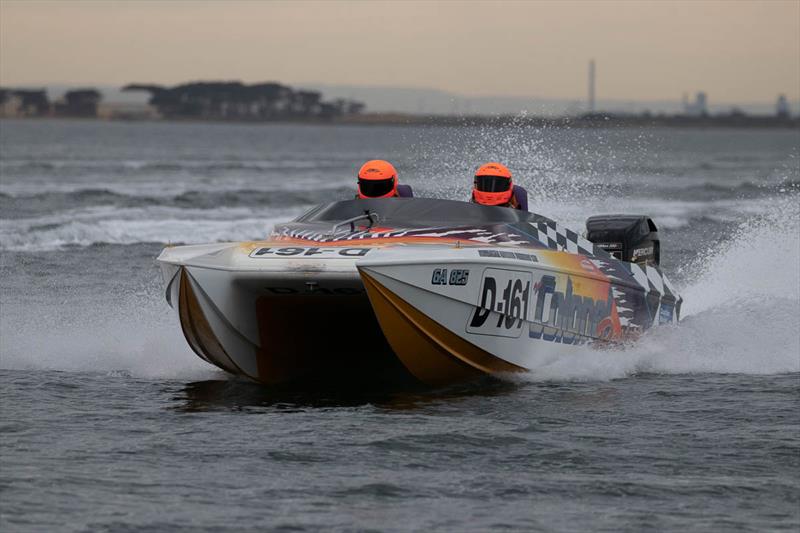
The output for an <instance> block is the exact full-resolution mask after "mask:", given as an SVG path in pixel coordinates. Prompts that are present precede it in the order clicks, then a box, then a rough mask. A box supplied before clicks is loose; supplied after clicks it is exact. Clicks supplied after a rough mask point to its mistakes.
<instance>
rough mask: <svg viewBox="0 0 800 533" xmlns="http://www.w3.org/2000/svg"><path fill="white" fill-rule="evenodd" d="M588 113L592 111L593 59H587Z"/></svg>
mask: <svg viewBox="0 0 800 533" xmlns="http://www.w3.org/2000/svg"><path fill="white" fill-rule="evenodd" d="M589 113H594V59H592V60H590V61H589Z"/></svg>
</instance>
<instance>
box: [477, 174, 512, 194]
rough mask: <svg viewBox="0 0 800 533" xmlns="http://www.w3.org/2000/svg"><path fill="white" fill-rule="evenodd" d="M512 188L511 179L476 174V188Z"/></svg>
mask: <svg viewBox="0 0 800 533" xmlns="http://www.w3.org/2000/svg"><path fill="white" fill-rule="evenodd" d="M510 188H511V180H510V179H508V178H503V177H500V176H475V189H477V190H479V191H481V192H505V191H507V190H509V189H510Z"/></svg>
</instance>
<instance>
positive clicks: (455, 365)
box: [360, 270, 525, 385]
mask: <svg viewBox="0 0 800 533" xmlns="http://www.w3.org/2000/svg"><path fill="white" fill-rule="evenodd" d="M360 272H361V279H362V280H363V282H364V287H365V288H366V289H367V294H368V295H369V298H370V302H371V303H372V309H373V310H374V311H375V315H376V316H377V317H378V322H379V323H380V326H381V329H382V330H383V334H384V335H385V336H386V339H387V340H388V341H389V344H390V345H391V347H392V349H393V350H394V353H395V354H396V355H397V357H398V358H399V359H400V361H402V362H403V364H404V365H405V366H406V368H408V370H409V371H410V372H411V373H412V374H413V375H414V376H415V377H416V378H417V379H419V380H420V381H422V382H424V383H427V384H430V385H445V384H450V383H457V382H462V381H466V380H471V379H475V378H478V377H480V376H481V375H484V374H499V373H508V372H523V371H525V369H524V368H522V367H520V366H517V365H514V364H512V363H509V362H507V361H504V360H503V359H500V358H498V357H496V356H494V355H492V354H490V353H489V352H487V351H486V350H483V349H482V348H479V347H478V346H475V345H474V344H472V343H470V342H468V341H466V340H464V339H462V338H461V337H459V336H458V335H456V334H455V333H453V332H451V331H449V330H448V329H447V328H445V327H444V326H442V325H440V324H438V323H437V322H435V321H434V320H432V319H431V318H429V317H428V316H426V315H425V314H424V313H422V312H420V311H419V310H418V309H416V308H415V307H413V306H412V305H411V304H409V303H408V302H407V301H405V300H404V299H403V298H401V297H400V296H398V295H397V294H395V293H394V292H392V291H391V290H389V289H387V288H386V287H385V286H383V285H382V284H381V283H380V282H378V281H377V280H376V279H375V278H373V277H372V276H370V275H369V274H367V273H366V272H365V271H364V270H360Z"/></svg>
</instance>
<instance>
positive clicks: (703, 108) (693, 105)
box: [683, 91, 708, 117]
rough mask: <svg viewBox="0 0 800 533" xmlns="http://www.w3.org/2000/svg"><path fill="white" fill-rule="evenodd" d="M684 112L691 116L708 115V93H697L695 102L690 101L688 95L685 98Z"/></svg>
mask: <svg viewBox="0 0 800 533" xmlns="http://www.w3.org/2000/svg"><path fill="white" fill-rule="evenodd" d="M683 113H684V115H687V116H690V117H706V116H708V98H707V97H706V93H704V92H702V91H700V92H698V93H697V95H695V99H694V102H688V101H687V99H686V97H685V96H684V99H683Z"/></svg>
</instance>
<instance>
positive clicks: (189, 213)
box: [0, 120, 800, 532]
mask: <svg viewBox="0 0 800 533" xmlns="http://www.w3.org/2000/svg"><path fill="white" fill-rule="evenodd" d="M372 158H386V159H390V160H391V161H392V162H394V163H395V165H396V167H397V168H398V170H399V172H400V176H401V180H402V181H403V182H405V183H409V184H411V185H412V186H413V187H414V189H415V192H416V194H417V195H418V196H435V197H443V198H453V199H458V198H461V199H467V198H468V195H469V190H470V187H471V173H472V172H473V171H474V169H475V168H476V167H477V166H478V165H479V164H480V163H482V162H485V161H486V160H499V161H502V162H505V163H507V164H508V165H509V166H510V167H511V169H512V171H513V172H514V176H515V180H516V181H517V183H521V184H522V185H524V186H525V187H527V188H528V191H529V195H530V202H531V208H532V209H533V210H535V211H537V212H539V213H541V214H544V215H547V216H549V217H551V218H554V219H556V220H559V221H561V222H563V223H564V224H566V225H567V226H569V227H572V228H573V229H576V230H579V231H580V230H582V228H583V223H584V220H585V218H586V217H587V216H589V215H592V214H600V213H620V212H622V213H643V214H649V215H651V216H652V217H653V218H654V219H655V221H656V223H657V224H658V225H659V229H660V234H661V238H662V262H663V266H664V270H665V272H666V274H667V275H668V276H669V277H670V278H671V279H672V280H673V282H674V283H675V284H676V285H677V286H678V287H679V289H680V291H681V293H682V295H683V297H684V299H685V304H684V308H683V311H684V317H685V318H684V321H683V323H682V324H681V325H680V326H678V327H674V328H662V329H658V330H654V331H652V332H649V333H648V334H647V335H645V336H644V337H643V338H642V339H641V341H640V342H639V343H638V344H637V345H635V346H633V347H629V348H627V349H625V350H620V351H602V352H598V351H594V350H591V349H586V350H585V351H582V352H578V353H576V354H575V355H574V356H573V357H571V358H569V359H562V360H558V361H553V362H550V363H548V364H547V365H544V366H542V367H541V368H537V369H534V370H533V371H532V372H530V373H529V374H527V375H524V376H517V377H515V378H513V379H508V380H497V381H496V380H486V381H484V382H479V383H474V384H469V385H464V386H460V387H454V388H448V389H424V388H413V389H407V390H404V389H400V390H361V389H359V390H352V389H344V390H341V389H336V388H331V389H325V390H308V389H306V390H302V389H301V390H298V389H289V390H285V389H270V388H266V387H261V386H256V385H253V384H250V383H246V382H243V381H240V380H237V379H232V378H229V377H227V376H226V375H225V374H223V373H222V372H220V371H217V370H215V369H214V368H213V367H210V366H209V365H207V364H206V363H204V362H203V361H202V360H200V359H199V358H197V357H196V356H195V355H194V354H193V353H192V352H191V351H190V349H189V348H188V346H187V345H186V343H185V341H184V339H183V336H182V334H181V332H180V328H179V324H178V320H177V317H176V316H175V315H174V313H173V312H172V311H171V310H170V309H169V307H168V306H167V304H166V302H165V301H164V298H163V293H162V289H161V285H160V279H159V275H158V270H157V268H156V267H155V264H154V258H155V256H156V255H157V254H158V253H159V251H160V250H161V248H162V247H163V246H164V245H165V244H166V243H173V244H175V243H202V242H213V241H226V240H244V239H257V238H260V237H263V236H265V235H267V233H268V231H269V229H270V227H271V226H272V225H273V224H274V223H275V222H276V221H283V220H287V219H289V218H290V217H294V216H296V215H298V214H300V213H302V212H303V211H304V210H306V209H308V208H309V207H311V206H313V205H314V204H316V203H319V202H324V201H329V200H333V199H337V198H342V199H345V198H350V197H352V195H353V188H354V184H355V179H354V175H355V172H356V170H357V168H358V166H359V165H360V164H361V163H362V162H364V161H365V160H367V159H372ZM331 356H332V357H335V356H336V354H335V353H332V354H331ZM0 415H1V416H0V530H2V531H4V532H5V531H124V532H133V531H180V532H184V531H250V530H259V531H263V530H277V531H315V530H343V531H360V530H377V531H409V530H418V531H426V530H432V529H438V530H443V531H459V532H460V531H497V530H508V529H522V530H541V531H587V530H592V531H643V530H654V531H655V530H658V531H678V530H680V531H686V530H689V531H700V530H707V531H794V532H796V531H798V530H800V132H798V131H797V130H725V129H707V130H705V129H687V130H679V129H621V128H613V129H576V130H567V129H557V128H552V129H547V128H546V129H535V128H529V127H522V126H521V127H513V126H509V127H504V128H436V127H430V128H423V127H419V128H417V127H378V126H374V127H358V126H350V127H340V126H312V125H235V124H201V123H122V122H113V123H112V122H82V121H53V120H49V121H34V120H29V121H11V120H7V121H2V122H0Z"/></svg>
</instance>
